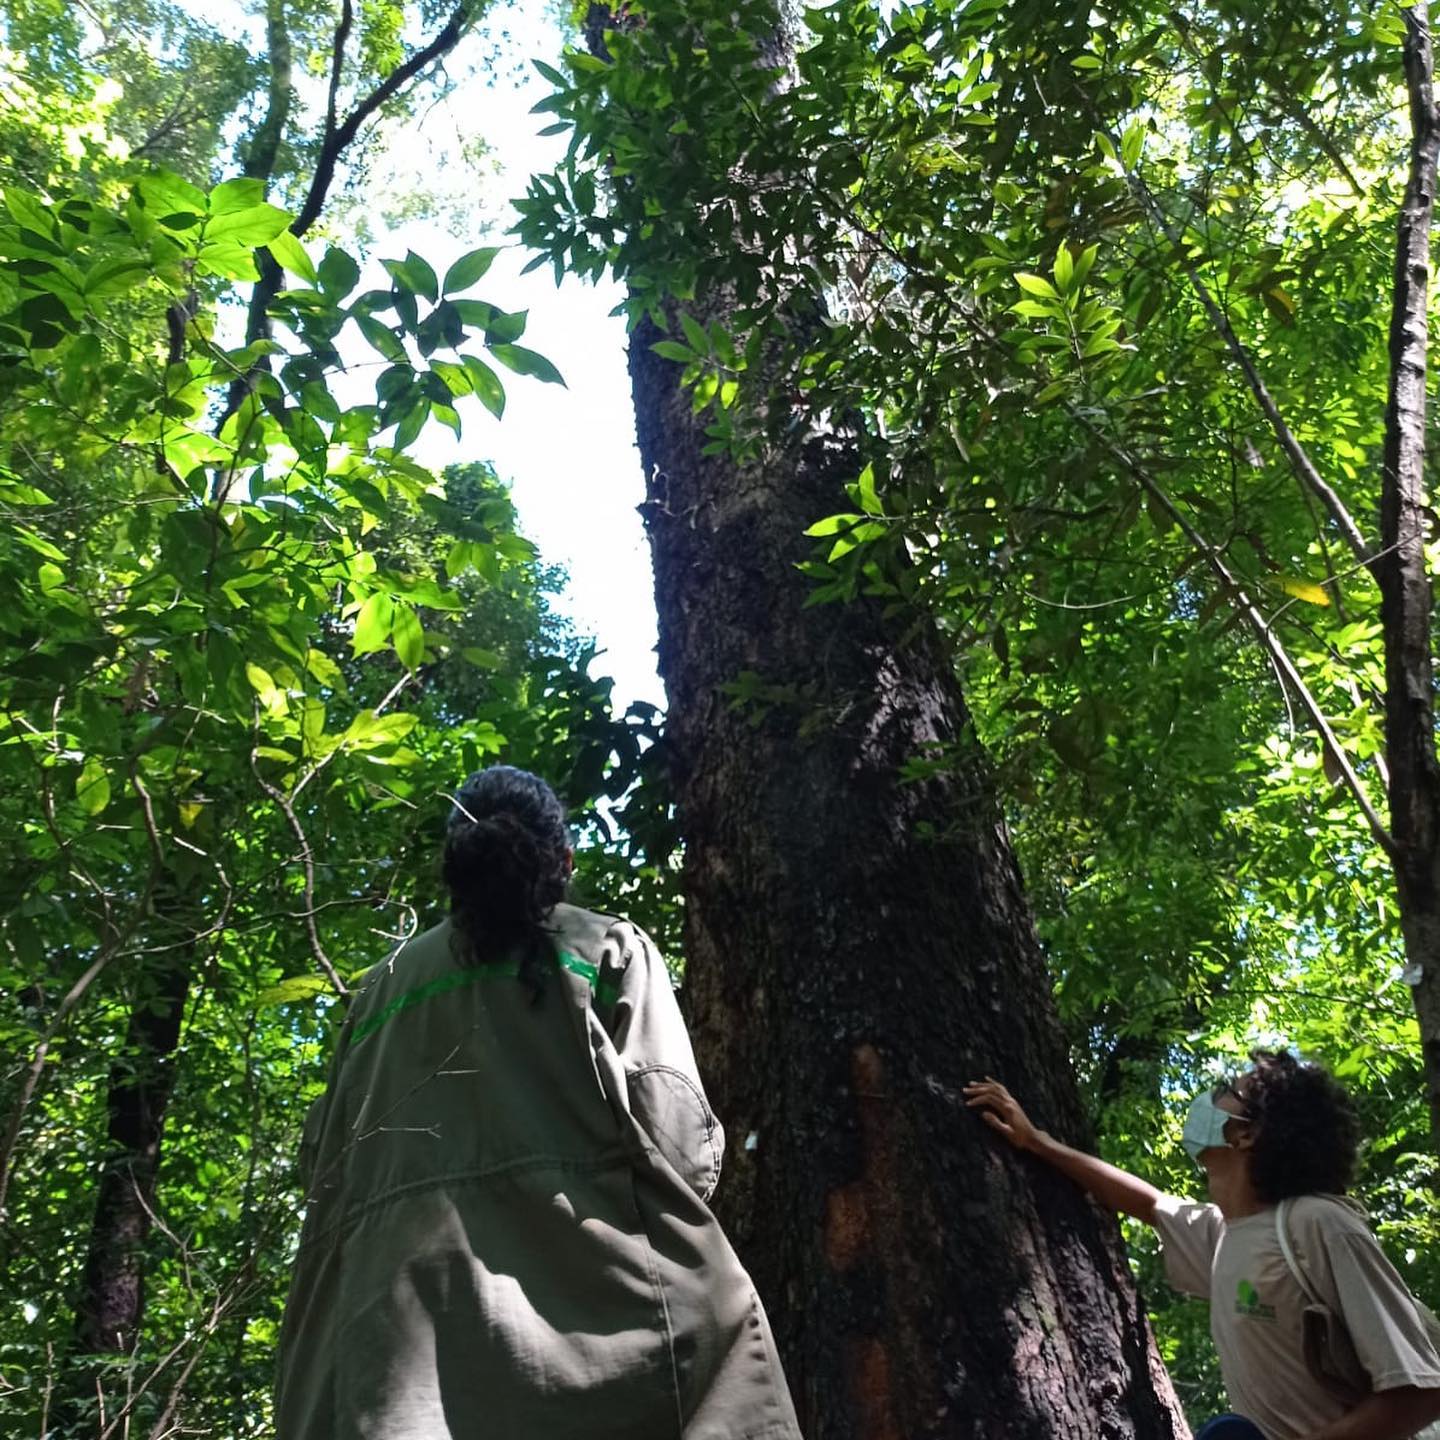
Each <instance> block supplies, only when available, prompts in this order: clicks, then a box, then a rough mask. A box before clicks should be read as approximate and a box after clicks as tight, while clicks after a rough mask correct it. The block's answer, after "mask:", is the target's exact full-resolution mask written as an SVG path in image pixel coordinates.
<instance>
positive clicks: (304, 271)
mask: <svg viewBox="0 0 1440 1440" xmlns="http://www.w3.org/2000/svg"><path fill="white" fill-rule="evenodd" d="M267 248H268V249H269V251H270V253H271V255H273V256H274V257H275V263H276V264H277V265H279V266H281V267H282V268H283V269H285V270H288V271H289V272H290V273H291V274H292V275H298V276H299V277H300V278H301V279H302V280H308V281H309V282H310V283H311V284H312V285H314V284H316V283H318V281H319V279H320V275H319V272H318V271H317V270H316V269H315V262H314V261H313V260H311V258H310V257H309V255H307V254H306V253H305V247H304V246H303V245H302V244H301V243H300V242H299V241H298V240H297V239H296V238H295V237H294V235H292V234H291V233H290V231H288V230H284V231H282V232H281V233H280V234H279V235H277V236H276V237H275V238H274V239H273V240H272V241H270V243H269V246H268V247H267Z"/></svg>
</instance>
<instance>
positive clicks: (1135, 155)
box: [1120, 120, 1145, 170]
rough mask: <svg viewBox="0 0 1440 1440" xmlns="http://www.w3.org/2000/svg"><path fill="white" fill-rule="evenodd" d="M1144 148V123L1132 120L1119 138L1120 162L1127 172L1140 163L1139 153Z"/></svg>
mask: <svg viewBox="0 0 1440 1440" xmlns="http://www.w3.org/2000/svg"><path fill="white" fill-rule="evenodd" d="M1144 148H1145V122H1144V121H1143V120H1132V121H1131V122H1130V123H1129V124H1128V125H1127V126H1126V127H1125V133H1124V134H1123V135H1122V136H1121V137H1120V161H1121V163H1122V164H1123V165H1124V166H1125V168H1126V169H1127V170H1133V169H1134V168H1135V167H1136V165H1138V164H1139V163H1140V152H1141V151H1142V150H1143V149H1144Z"/></svg>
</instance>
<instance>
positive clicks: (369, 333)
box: [353, 315, 408, 365]
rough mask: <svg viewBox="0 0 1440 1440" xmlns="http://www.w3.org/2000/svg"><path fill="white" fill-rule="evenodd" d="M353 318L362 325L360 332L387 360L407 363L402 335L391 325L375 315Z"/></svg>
mask: <svg viewBox="0 0 1440 1440" xmlns="http://www.w3.org/2000/svg"><path fill="white" fill-rule="evenodd" d="M353 318H354V321H355V323H356V324H357V325H358V326H359V327H360V333H361V334H362V335H363V336H364V337H365V338H366V339H367V340H368V341H369V342H370V344H371V345H372V346H374V348H375V349H376V350H378V351H379V352H380V353H381V354H382V355H383V356H384V357H385V358H386V359H387V360H390V361H392V362H393V363H395V364H397V365H399V364H404V363H407V361H408V357H407V356H406V354H405V346H404V345H403V344H401V342H400V337H399V336H398V335H397V334H396V333H395V331H394V330H393V329H391V327H390V326H389V325H386V324H384V323H383V322H382V321H379V320H377V319H376V318H375V317H374V316H373V315H356V316H354V317H353Z"/></svg>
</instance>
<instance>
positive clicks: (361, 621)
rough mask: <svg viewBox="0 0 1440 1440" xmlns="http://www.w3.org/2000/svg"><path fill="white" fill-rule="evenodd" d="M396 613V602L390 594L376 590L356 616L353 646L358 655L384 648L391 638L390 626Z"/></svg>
mask: <svg viewBox="0 0 1440 1440" xmlns="http://www.w3.org/2000/svg"><path fill="white" fill-rule="evenodd" d="M394 615H395V603H394V601H392V600H391V598H390V597H389V596H388V595H385V594H383V593H381V592H380V591H376V593H375V594H373V595H371V596H370V597H369V598H368V599H367V600H366V601H365V603H364V604H363V605H362V606H361V607H360V613H359V614H358V615H357V616H356V617H355V634H354V635H353V636H352V637H351V641H350V644H351V647H352V648H353V649H354V652H355V654H357V655H368V654H370V653H371V652H372V651H374V650H383V649H384V648H385V646H386V644H387V642H388V641H389V639H390V626H391V624H392V623H393V620H394Z"/></svg>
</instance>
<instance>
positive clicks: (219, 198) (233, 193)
mask: <svg viewBox="0 0 1440 1440" xmlns="http://www.w3.org/2000/svg"><path fill="white" fill-rule="evenodd" d="M264 203H265V182H264V181H263V180H256V179H252V178H251V177H249V176H243V177H241V178H239V179H235V180H226V181H224V182H223V183H222V184H219V185H217V186H216V187H215V188H214V189H213V190H212V191H211V192H210V201H209V205H208V209H209V211H210V213H211V214H212V215H232V214H234V213H235V212H236V211H237V210H253V209H254V208H255V207H256V206H257V205H263V204H264Z"/></svg>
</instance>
